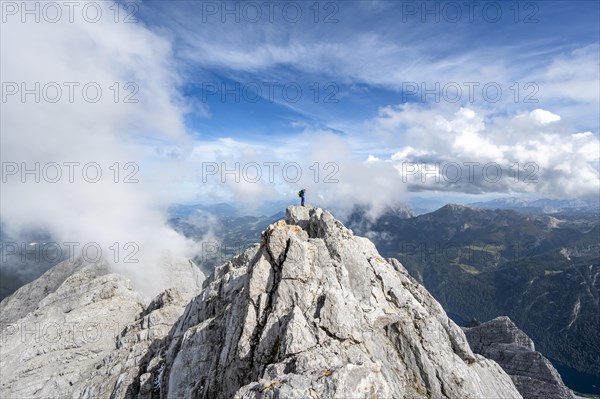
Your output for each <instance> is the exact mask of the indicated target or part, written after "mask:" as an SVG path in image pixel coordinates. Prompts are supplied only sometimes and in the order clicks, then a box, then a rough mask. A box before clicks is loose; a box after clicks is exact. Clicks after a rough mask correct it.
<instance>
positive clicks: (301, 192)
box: [298, 188, 306, 206]
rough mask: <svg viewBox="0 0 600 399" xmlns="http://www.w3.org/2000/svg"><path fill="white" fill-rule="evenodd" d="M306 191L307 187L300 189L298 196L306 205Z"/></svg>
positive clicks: (301, 203) (302, 203)
mask: <svg viewBox="0 0 600 399" xmlns="http://www.w3.org/2000/svg"><path fill="white" fill-rule="evenodd" d="M304 193H306V189H305V188H303V189H302V190H300V191H298V197H300V205H302V206H304Z"/></svg>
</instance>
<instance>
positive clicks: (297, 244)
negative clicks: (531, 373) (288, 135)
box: [115, 207, 521, 399]
mask: <svg viewBox="0 0 600 399" xmlns="http://www.w3.org/2000/svg"><path fill="white" fill-rule="evenodd" d="M149 356H150V357H151V359H150V360H148V361H147V362H146V363H145V366H144V367H143V370H141V372H142V373H143V374H142V376H141V377H140V384H139V385H138V386H133V387H132V389H130V391H129V392H130V394H131V397H143V398H150V397H152V398H211V399H212V398H239V399H242V398H367V397H369V398H370V397H377V398H423V397H430V398H443V397H449V398H463V397H466V398H520V397H521V396H520V394H519V392H518V391H517V389H516V388H515V386H514V384H513V383H512V381H511V379H510V377H509V376H508V375H507V374H506V373H505V372H504V371H503V370H502V368H500V366H498V364H497V363H495V362H493V361H491V360H488V359H485V358H484V357H482V356H480V355H476V354H473V352H472V351H471V349H470V347H469V345H468V343H467V341H466V338H465V335H464V333H463V332H462V330H461V329H460V328H459V327H458V326H457V325H456V324H454V323H453V322H452V321H451V320H449V319H448V317H447V315H446V314H445V312H444V311H443V309H442V308H441V306H440V305H439V303H437V302H436V301H435V300H434V298H433V297H432V296H431V295H430V294H429V293H428V292H427V291H426V290H425V288H423V287H422V286H421V285H419V284H417V283H416V282H415V281H414V280H413V279H411V278H410V277H409V276H408V274H407V272H406V270H405V269H404V268H403V267H402V265H401V264H400V263H399V262H398V261H396V260H387V261H386V260H385V259H383V258H381V256H379V254H378V253H377V250H376V249H375V247H374V245H373V244H372V243H371V242H370V241H369V240H367V239H365V238H361V237H355V236H354V235H353V234H352V232H351V231H349V230H347V229H346V228H345V227H344V226H343V225H342V224H341V223H340V222H339V221H337V220H336V219H334V218H333V216H332V215H331V214H330V213H329V212H326V211H322V210H321V209H318V208H311V207H289V208H288V209H287V213H286V219H285V220H281V221H279V222H277V223H275V224H273V225H271V226H269V227H268V228H267V229H266V230H265V231H264V232H263V234H262V237H261V242H260V244H258V245H256V246H254V247H252V248H250V249H248V250H247V251H245V252H244V253H243V254H242V255H240V256H239V257H237V258H235V259H233V260H232V261H230V262H227V263H226V264H224V265H222V266H220V267H218V268H217V269H216V270H215V272H214V273H213V274H212V275H211V276H210V277H209V278H208V279H207V280H206V281H205V282H204V284H203V291H202V293H201V294H200V295H199V296H197V297H196V298H195V299H193V300H192V301H191V302H190V303H189V305H188V306H187V308H186V310H185V312H184V313H183V315H182V316H181V317H180V318H179V320H178V321H177V322H176V323H175V325H174V326H173V329H172V330H171V332H170V333H169V335H168V336H166V337H165V339H164V340H163V341H162V342H161V343H160V344H159V345H157V347H155V348H153V350H152V352H151V353H149ZM115 397H123V396H121V394H119V395H116V396H115Z"/></svg>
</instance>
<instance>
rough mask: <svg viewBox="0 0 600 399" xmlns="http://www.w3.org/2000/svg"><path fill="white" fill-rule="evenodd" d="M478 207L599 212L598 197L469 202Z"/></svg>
mask: <svg viewBox="0 0 600 399" xmlns="http://www.w3.org/2000/svg"><path fill="white" fill-rule="evenodd" d="M469 205H470V206H476V207H480V208H489V209H513V210H516V211H519V212H526V213H531V214H534V215H543V214H554V213H577V214H583V213H596V214H598V213H600V199H599V198H591V199H551V198H541V199H536V200H529V199H523V198H498V199H494V200H491V201H486V202H474V203H471V204H469Z"/></svg>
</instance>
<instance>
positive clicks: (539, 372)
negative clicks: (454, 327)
mask: <svg viewBox="0 0 600 399" xmlns="http://www.w3.org/2000/svg"><path fill="white" fill-rule="evenodd" d="M463 330H464V331H465V335H466V337H467V340H468V341H469V345H470V346H471V349H472V350H473V352H475V353H478V354H481V355H483V356H485V357H487V358H488V359H492V360H494V361H496V362H497V363H498V364H499V365H500V366H501V367H502V368H503V369H504V371H506V373H507V374H508V375H510V377H511V378H512V380H513V382H514V383H515V386H516V387H517V389H518V390H519V392H520V393H521V395H523V398H525V399H572V398H573V397H574V396H573V393H572V392H571V391H570V390H569V389H568V388H567V387H566V386H565V385H564V383H563V381H562V379H561V377H560V374H558V372H557V371H556V369H555V368H554V367H553V366H552V363H550V361H549V360H548V359H546V358H545V357H544V356H543V355H542V354H541V353H539V352H536V351H535V345H534V343H533V341H532V340H531V339H530V338H529V337H528V336H527V334H525V333H524V332H523V331H521V330H520V329H519V328H518V327H517V326H516V325H515V324H514V323H513V322H512V321H511V320H510V319H509V318H508V317H497V318H495V319H493V320H490V321H488V322H486V323H482V324H480V325H478V326H475V327H471V328H466V327H464V328H463Z"/></svg>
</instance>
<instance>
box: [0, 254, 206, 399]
mask: <svg viewBox="0 0 600 399" xmlns="http://www.w3.org/2000/svg"><path fill="white" fill-rule="evenodd" d="M165 268H166V271H167V272H172V273H173V275H174V276H178V277H176V281H179V280H180V279H182V277H183V275H186V274H187V276H188V278H187V280H186V281H187V282H186V283H184V282H183V281H179V285H180V287H179V288H177V289H175V288H174V289H170V290H167V291H165V292H163V293H162V294H161V295H159V296H158V297H157V298H155V299H154V300H152V301H151V300H150V298H147V297H145V296H144V295H142V294H140V293H138V292H136V291H135V290H134V289H133V288H132V284H131V282H130V280H128V279H127V278H125V277H124V276H122V275H119V274H116V273H113V272H112V271H111V270H110V268H109V266H108V265H107V264H105V263H103V262H99V263H86V262H84V261H83V260H82V259H81V258H78V259H75V260H74V261H65V262H62V263H60V264H58V265H57V266H55V267H54V268H53V269H51V270H49V271H48V272H46V273H45V274H44V275H43V276H41V277H40V278H39V279H37V280H36V281H34V282H32V283H30V284H28V285H26V286H24V287H22V288H21V289H19V290H18V291H17V292H15V293H14V294H13V295H12V296H10V297H8V298H6V299H5V300H4V301H2V303H1V304H0V309H1V310H2V320H3V324H2V330H1V331H2V337H1V339H2V343H1V349H0V397H2V398H59V397H60V398H64V397H88V398H92V397H94V398H98V397H109V396H110V394H111V393H112V392H113V391H115V392H118V393H120V391H119V390H118V388H119V386H117V385H118V384H117V381H118V380H119V379H121V380H124V381H127V382H128V384H127V385H130V382H132V381H134V380H135V377H137V369H136V366H137V364H139V363H140V359H139V358H137V357H136V355H143V354H145V353H147V351H148V347H149V346H150V345H151V344H152V343H153V342H155V340H160V339H162V338H163V337H164V336H165V335H166V334H167V333H168V332H169V330H170V328H171V326H172V324H173V323H174V322H175V321H176V320H177V319H178V317H179V316H180V315H181V313H182V312H183V309H184V307H185V305H186V304H187V303H188V302H189V300H190V299H191V298H193V297H194V296H196V295H197V294H198V293H199V292H200V289H199V288H200V284H201V282H202V279H203V276H202V274H201V273H200V272H199V270H198V269H197V268H196V267H195V266H194V265H192V264H191V263H190V262H189V261H188V260H187V259H170V260H168V261H166V263H165ZM194 286H195V287H196V289H195V290H194V289H193V287H194ZM109 366H111V368H110V370H109V371H110V372H108V371H107V370H106V368H107V367H109ZM101 373H103V374H101ZM130 374H134V375H135V377H132V376H130ZM130 380H131V381H130ZM119 397H124V395H121V396H119Z"/></svg>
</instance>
